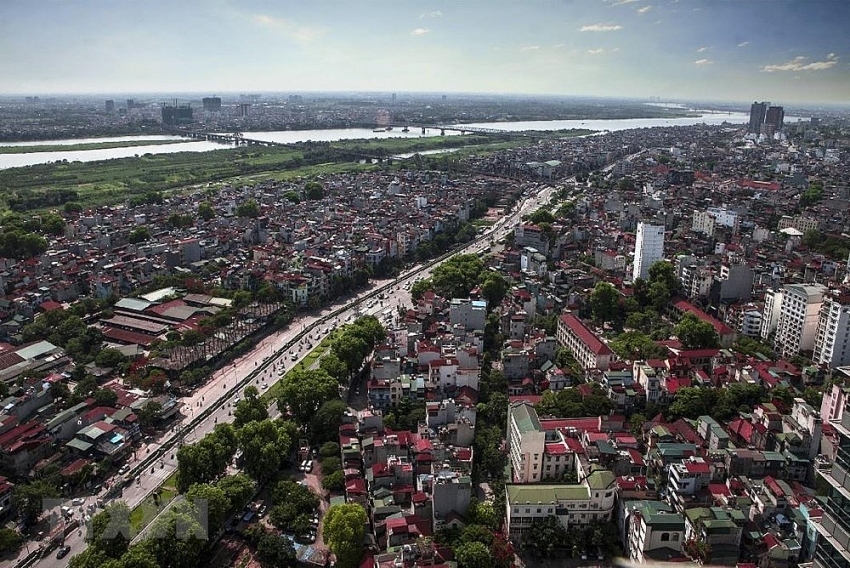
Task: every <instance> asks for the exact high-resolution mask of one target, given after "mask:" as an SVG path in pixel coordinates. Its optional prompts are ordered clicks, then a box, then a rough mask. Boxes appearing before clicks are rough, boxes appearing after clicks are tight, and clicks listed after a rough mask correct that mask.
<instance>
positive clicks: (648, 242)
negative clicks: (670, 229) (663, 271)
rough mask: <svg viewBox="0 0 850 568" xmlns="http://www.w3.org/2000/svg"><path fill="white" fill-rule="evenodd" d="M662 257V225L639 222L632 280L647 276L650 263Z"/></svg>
mask: <svg viewBox="0 0 850 568" xmlns="http://www.w3.org/2000/svg"><path fill="white" fill-rule="evenodd" d="M663 258H664V227H663V226H661V225H651V224H649V223H644V222H640V223H638V226H637V233H636V235H635V260H634V265H633V267H632V280H637V279H638V278H643V279H644V280H646V278H647V277H648V276H649V267H650V266H652V263H654V262H656V261H659V260H662V259H663Z"/></svg>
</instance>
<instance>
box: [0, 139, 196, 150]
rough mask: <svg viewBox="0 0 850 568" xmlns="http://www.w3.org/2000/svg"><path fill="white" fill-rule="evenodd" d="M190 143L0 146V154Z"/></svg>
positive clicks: (145, 141) (91, 143)
mask: <svg viewBox="0 0 850 568" xmlns="http://www.w3.org/2000/svg"><path fill="white" fill-rule="evenodd" d="M183 142H191V140H188V139H180V140H128V141H125V142H86V143H83V144H51V145H48V146H44V145H42V146H0V154H32V153H36V152H75V151H79V150H108V149H109V148H133V147H135V146H160V145H162V144H176V143H183Z"/></svg>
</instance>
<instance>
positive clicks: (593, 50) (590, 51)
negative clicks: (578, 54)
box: [587, 48, 605, 55]
mask: <svg viewBox="0 0 850 568" xmlns="http://www.w3.org/2000/svg"><path fill="white" fill-rule="evenodd" d="M587 52H588V53H589V54H591V55H600V54H602V53H605V50H604V49H602V48H600V49H588V50H587Z"/></svg>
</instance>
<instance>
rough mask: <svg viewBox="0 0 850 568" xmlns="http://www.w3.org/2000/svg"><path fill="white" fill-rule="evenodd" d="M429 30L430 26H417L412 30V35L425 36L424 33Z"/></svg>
mask: <svg viewBox="0 0 850 568" xmlns="http://www.w3.org/2000/svg"><path fill="white" fill-rule="evenodd" d="M428 31H429V30H428V28H416V29H415V30H413V31H412V32H410V35H415V36H423V35H425V34H427V33H428Z"/></svg>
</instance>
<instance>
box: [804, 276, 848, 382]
mask: <svg viewBox="0 0 850 568" xmlns="http://www.w3.org/2000/svg"><path fill="white" fill-rule="evenodd" d="M848 342H850V294H847V293H846V292H845V293H842V292H839V291H838V290H834V291H832V293H829V294H826V295H825V296H824V298H823V305H822V306H821V310H820V316H819V318H818V326H817V332H816V336H815V347H814V355H813V356H812V361H813V362H814V363H815V364H818V365H829V367H830V368H835V367H842V366H844V365H847V364H850V346H848Z"/></svg>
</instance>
